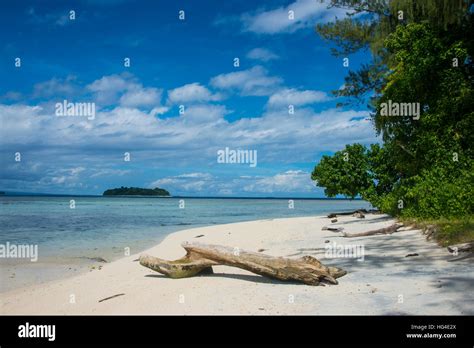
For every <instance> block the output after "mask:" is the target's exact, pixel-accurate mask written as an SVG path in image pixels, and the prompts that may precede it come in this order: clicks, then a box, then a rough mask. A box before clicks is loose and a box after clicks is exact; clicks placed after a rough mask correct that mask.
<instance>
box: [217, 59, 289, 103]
mask: <svg viewBox="0 0 474 348" xmlns="http://www.w3.org/2000/svg"><path fill="white" fill-rule="evenodd" d="M282 82H283V80H282V79H281V78H280V77H276V76H269V75H268V71H267V70H266V69H265V68H263V67H261V66H255V67H253V68H251V69H248V70H242V71H236V72H231V73H227V74H221V75H218V76H216V77H214V78H212V79H211V85H212V86H213V87H215V88H220V89H230V90H238V91H240V93H241V94H242V95H244V96H265V95H270V94H272V93H273V92H275V91H276V89H277V88H278V86H279V85H281V83H282Z"/></svg>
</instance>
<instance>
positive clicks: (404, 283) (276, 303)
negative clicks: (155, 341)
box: [0, 214, 474, 315]
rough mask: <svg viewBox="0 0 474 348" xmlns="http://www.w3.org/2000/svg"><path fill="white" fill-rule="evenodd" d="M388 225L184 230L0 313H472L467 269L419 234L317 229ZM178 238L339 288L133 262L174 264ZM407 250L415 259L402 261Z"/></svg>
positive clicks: (360, 222)
mask: <svg viewBox="0 0 474 348" xmlns="http://www.w3.org/2000/svg"><path fill="white" fill-rule="evenodd" d="M393 221H394V219H392V218H391V217H389V216H386V215H373V214H367V215H366V218H365V219H357V218H354V217H352V216H341V217H338V222H337V223H334V224H331V222H330V219H328V218H327V217H326V216H317V217H314V216H313V217H295V218H281V219H265V220H254V221H246V222H237V223H229V224H224V225H211V226H206V227H196V228H192V229H184V230H180V231H177V232H173V233H171V234H169V235H167V236H166V237H165V238H164V239H163V240H162V241H161V242H160V243H159V244H157V245H154V246H152V247H151V248H148V249H146V250H144V251H142V252H140V253H135V254H133V255H130V256H126V257H123V258H120V259H118V260H115V261H113V262H110V263H104V264H103V266H102V268H101V269H100V270H99V269H95V270H92V271H89V272H85V273H82V274H78V275H74V276H72V277H68V278H63V279H57V280H53V281H50V282H47V283H42V284H37V285H31V286H27V287H22V288H19V289H15V290H11V291H7V292H3V293H0V314H115V315H126V314H138V315H140V314H168V315H170V314H171V315H193V314H221V315H238V314H255V315H262V314H276V315H283V314H292V315H299V314H301V315H308V314H310V315H311V314H313V315H316V314H321V315H323V314H326V315H332V314H336V315H338V314H349V315H351V314H352V315H357V314H359V315H373V314H382V315H383V314H394V315H397V314H420V315H423V314H426V315H434V314H438V315H443V314H455V315H467V314H471V315H472V314H474V291H468V288H469V287H470V288H471V289H472V288H473V287H474V285H473V284H474V271H473V270H472V267H471V265H472V264H471V263H470V261H469V260H463V261H457V262H448V261H447V260H449V258H450V257H451V255H450V254H449V252H448V251H447V250H446V249H445V248H441V247H439V246H437V245H436V244H435V243H434V242H431V241H426V240H425V238H424V236H423V235H422V234H421V232H420V231H419V230H410V231H404V232H397V233H394V234H392V235H382V236H380V235H379V236H368V237H358V238H350V239H348V238H342V237H341V236H340V233H334V232H330V231H322V230H321V228H322V227H323V226H328V225H331V226H335V227H344V229H345V230H346V231H350V232H363V231H368V230H372V229H376V228H381V227H386V226H388V225H390V224H391V223H393ZM201 234H203V235H204V236H202V237H199V238H197V239H196V236H198V235H201ZM186 240H187V241H199V242H201V243H209V244H221V245H227V246H232V247H239V248H241V249H245V250H249V251H255V252H257V251H258V250H259V249H265V251H264V253H265V254H269V255H272V256H284V257H291V258H293V257H301V256H304V255H311V256H314V257H316V258H318V259H319V260H320V261H321V262H323V263H324V264H325V265H328V266H338V267H342V268H344V269H346V270H347V271H348V274H347V275H345V276H343V277H342V278H340V279H339V284H338V285H330V286H329V285H327V286H324V287H323V286H308V285H304V284H297V283H288V282H281V281H276V280H272V279H268V278H264V277H261V276H258V275H255V274H253V273H250V272H247V271H244V270H241V269H238V268H233V267H228V266H215V267H213V268H214V274H213V275H202V276H196V277H192V278H184V279H169V278H166V277H164V276H163V275H161V274H159V273H156V272H154V271H152V270H149V269H147V268H145V267H143V266H140V265H139V263H138V261H137V259H138V257H139V255H140V254H142V253H143V254H144V253H147V254H150V255H153V256H157V257H160V258H163V259H168V260H173V259H177V258H180V257H182V256H183V255H184V254H185V251H184V249H183V248H182V247H181V246H180V244H181V242H183V241H186ZM328 241H329V242H328ZM333 243H337V244H343V245H348V244H351V245H354V244H358V245H362V246H363V247H364V250H365V255H364V258H363V260H360V261H358V260H357V259H356V258H328V257H325V245H333ZM410 253H411V254H414V253H416V254H418V256H415V257H406V255H408V254H410ZM359 259H360V258H359ZM7 281H8V280H7ZM473 290H474V289H473ZM122 293H123V294H124V295H122V296H119V297H116V298H113V299H110V300H106V301H102V302H99V301H100V300H102V299H105V298H107V297H110V296H114V295H116V294H122ZM400 295H401V296H402V298H403V301H402V302H401V303H400ZM72 299H73V300H74V301H72ZM289 299H293V301H291V300H289Z"/></svg>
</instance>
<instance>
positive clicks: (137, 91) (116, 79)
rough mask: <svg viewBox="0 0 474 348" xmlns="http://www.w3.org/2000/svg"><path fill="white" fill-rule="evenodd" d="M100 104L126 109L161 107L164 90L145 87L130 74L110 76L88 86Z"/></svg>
mask: <svg viewBox="0 0 474 348" xmlns="http://www.w3.org/2000/svg"><path fill="white" fill-rule="evenodd" d="M86 89H87V90H89V91H91V92H93V93H94V95H95V99H96V101H97V102H98V103H99V104H102V105H112V104H115V103H119V104H120V105H121V106H124V107H138V108H139V107H150V106H159V105H160V102H161V96H162V90H161V89H157V88H152V87H144V86H143V85H142V84H141V83H139V82H137V81H136V79H135V78H134V77H133V76H132V75H130V74H121V75H109V76H104V77H102V78H101V79H98V80H96V81H94V82H92V83H91V84H89V85H87V86H86Z"/></svg>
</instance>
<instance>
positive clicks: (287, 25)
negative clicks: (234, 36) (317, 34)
mask: <svg viewBox="0 0 474 348" xmlns="http://www.w3.org/2000/svg"><path fill="white" fill-rule="evenodd" d="M327 7H328V2H327V1H326V2H323V3H321V2H320V1H315V0H297V1H295V2H293V3H291V4H289V5H288V6H282V7H278V8H276V9H273V10H270V11H258V12H257V13H252V14H249V13H247V14H244V15H243V16H242V18H241V20H242V24H243V30H244V31H251V32H255V33H261V34H276V33H284V32H286V33H291V32H294V31H296V30H298V29H301V28H305V27H309V26H313V25H315V24H316V23H324V22H329V21H332V20H334V19H335V18H336V17H339V18H342V17H345V15H346V12H347V11H346V10H344V9H340V8H330V9H328V8H327ZM289 11H293V13H294V19H293V20H291V19H289Z"/></svg>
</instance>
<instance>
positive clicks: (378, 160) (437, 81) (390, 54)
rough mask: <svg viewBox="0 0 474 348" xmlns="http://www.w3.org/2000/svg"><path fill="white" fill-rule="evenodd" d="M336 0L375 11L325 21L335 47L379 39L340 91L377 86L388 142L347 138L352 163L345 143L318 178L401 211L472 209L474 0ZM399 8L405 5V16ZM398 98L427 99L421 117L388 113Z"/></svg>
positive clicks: (374, 95)
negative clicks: (471, 3)
mask: <svg viewBox="0 0 474 348" xmlns="http://www.w3.org/2000/svg"><path fill="white" fill-rule="evenodd" d="M333 5H334V6H344V7H347V8H352V9H353V11H355V12H368V13H371V14H373V16H372V17H371V18H370V19H369V20H364V19H360V18H359V19H356V18H355V17H351V18H349V19H345V20H343V21H342V20H340V21H336V22H335V23H331V24H327V25H323V26H319V27H318V31H319V32H320V33H321V35H322V36H323V37H325V38H327V39H329V40H333V41H335V42H336V43H337V44H338V45H340V46H341V47H342V51H341V52H339V53H336V54H340V53H342V54H348V53H352V52H354V51H356V50H358V49H361V48H363V47H368V48H370V49H371V52H372V54H373V56H374V59H373V62H371V63H370V64H367V65H364V66H362V68H361V69H360V70H359V71H357V72H350V73H349V75H348V76H347V77H346V87H345V89H344V90H342V91H339V92H337V94H338V95H340V96H346V97H354V98H356V99H357V100H358V101H359V102H360V101H363V100H364V95H366V94H370V97H371V98H370V100H369V106H370V107H371V109H372V111H373V113H372V119H373V122H374V126H375V129H376V132H377V134H379V135H380V136H381V137H382V140H383V146H379V145H372V146H371V147H370V148H364V147H363V146H362V145H360V144H354V145H348V146H346V150H345V152H347V153H349V154H350V155H352V156H354V157H353V161H351V160H349V163H342V162H341V160H340V158H341V152H337V153H336V154H334V156H332V157H330V156H324V157H323V158H322V160H321V161H320V163H319V164H318V165H317V166H316V167H315V170H314V171H313V175H312V178H313V180H316V181H317V184H318V185H319V186H322V187H325V190H326V193H327V194H328V195H330V196H335V195H337V194H343V195H346V196H349V197H355V196H357V195H360V196H361V197H363V198H364V199H366V200H368V201H370V202H371V203H372V204H373V205H375V206H377V207H379V208H380V209H382V210H383V211H385V212H389V213H391V214H395V215H402V216H409V217H433V218H438V217H441V216H445V217H450V216H462V215H466V214H472V213H473V205H474V203H473V201H474V192H473V187H474V185H473V184H474V177H473V174H472V173H473V172H474V156H473V155H474V154H473V145H474V138H473V137H474V135H473V130H474V127H473V125H474V89H473V81H474V79H473V77H474V76H473V70H474V67H473V63H472V56H473V49H474V42H473V41H474V39H473V36H472V35H468V34H467V33H469V32H473V31H474V30H473V29H474V28H473V21H472V13H471V12H469V11H468V10H467V9H468V2H467V1H456V0H453V1H444V0H439V1H424V0H421V1H414V0H398V1H395V0H394V1H391V2H380V1H370V0H367V1H333ZM398 11H403V20H400V19H399V18H398V17H397V14H398ZM359 21H362V23H363V24H360V23H358V22H359ZM389 102H395V103H419V105H420V115H419V118H416V117H412V116H396V117H395V116H386V115H384V114H382V112H381V110H382V108H383V106H384V105H387V103H389ZM349 158H350V157H349ZM357 166H359V168H358V169H356V170H355V169H354V168H355V167H357ZM349 173H350V174H349ZM352 180H353V181H352Z"/></svg>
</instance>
